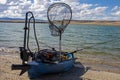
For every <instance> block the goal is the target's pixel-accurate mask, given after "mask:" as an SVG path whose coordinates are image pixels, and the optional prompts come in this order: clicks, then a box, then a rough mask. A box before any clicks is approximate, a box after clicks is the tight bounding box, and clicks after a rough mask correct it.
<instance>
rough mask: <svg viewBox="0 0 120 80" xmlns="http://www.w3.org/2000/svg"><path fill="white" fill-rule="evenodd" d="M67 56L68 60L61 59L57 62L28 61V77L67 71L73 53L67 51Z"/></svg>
mask: <svg viewBox="0 0 120 80" xmlns="http://www.w3.org/2000/svg"><path fill="white" fill-rule="evenodd" d="M68 57H69V59H68V60H63V61H60V62H58V63H53V62H52V63H44V62H37V61H32V62H30V63H29V65H30V66H31V68H30V69H29V70H28V75H29V77H30V78H39V77H40V76H41V75H43V74H48V73H59V72H64V71H68V70H70V69H71V68H72V66H73V64H74V59H73V58H74V57H73V54H72V53H69V54H68Z"/></svg>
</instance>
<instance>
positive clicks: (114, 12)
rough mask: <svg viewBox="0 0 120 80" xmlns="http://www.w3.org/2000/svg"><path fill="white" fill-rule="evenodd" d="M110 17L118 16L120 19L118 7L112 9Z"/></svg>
mask: <svg viewBox="0 0 120 80" xmlns="http://www.w3.org/2000/svg"><path fill="white" fill-rule="evenodd" d="M111 15H113V16H118V17H119V18H120V7H119V6H114V7H113V9H112V13H111Z"/></svg>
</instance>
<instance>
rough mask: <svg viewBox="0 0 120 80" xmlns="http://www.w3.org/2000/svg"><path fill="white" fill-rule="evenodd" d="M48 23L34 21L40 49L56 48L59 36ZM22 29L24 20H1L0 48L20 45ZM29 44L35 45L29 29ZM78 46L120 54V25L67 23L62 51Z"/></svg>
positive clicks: (21, 43)
mask: <svg viewBox="0 0 120 80" xmlns="http://www.w3.org/2000/svg"><path fill="white" fill-rule="evenodd" d="M48 26H49V25H48V24H40V23H37V24H36V32H37V36H38V41H39V44H40V48H46V47H48V46H51V47H55V48H56V49H58V44H59V41H58V40H59V37H53V36H51V33H50V30H49V27H48ZM23 28H24V23H0V48H18V47H21V46H23V38H24V30H23ZM31 28H32V27H31ZM30 46H31V48H36V44H35V40H34V36H33V30H31V32H30ZM88 47H89V48H88ZM81 48H85V50H88V51H96V52H107V53H112V54H120V26H102V25H68V27H67V28H66V30H65V32H64V33H63V36H62V50H70V51H73V50H76V49H81Z"/></svg>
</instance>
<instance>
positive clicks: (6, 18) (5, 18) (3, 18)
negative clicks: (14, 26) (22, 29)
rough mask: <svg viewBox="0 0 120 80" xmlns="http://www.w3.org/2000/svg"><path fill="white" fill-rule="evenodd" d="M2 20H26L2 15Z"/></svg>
mask: <svg viewBox="0 0 120 80" xmlns="http://www.w3.org/2000/svg"><path fill="white" fill-rule="evenodd" d="M0 20H24V19H22V18H8V17H2V18H0Z"/></svg>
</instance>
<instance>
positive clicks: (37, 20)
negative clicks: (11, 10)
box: [0, 17, 48, 23]
mask: <svg viewBox="0 0 120 80" xmlns="http://www.w3.org/2000/svg"><path fill="white" fill-rule="evenodd" d="M35 21H36V22H37V23H39V22H40V23H47V22H48V21H46V20H39V19H35ZM0 22H13V23H16V22H17V23H22V22H25V19H22V18H8V17H3V18H0Z"/></svg>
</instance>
